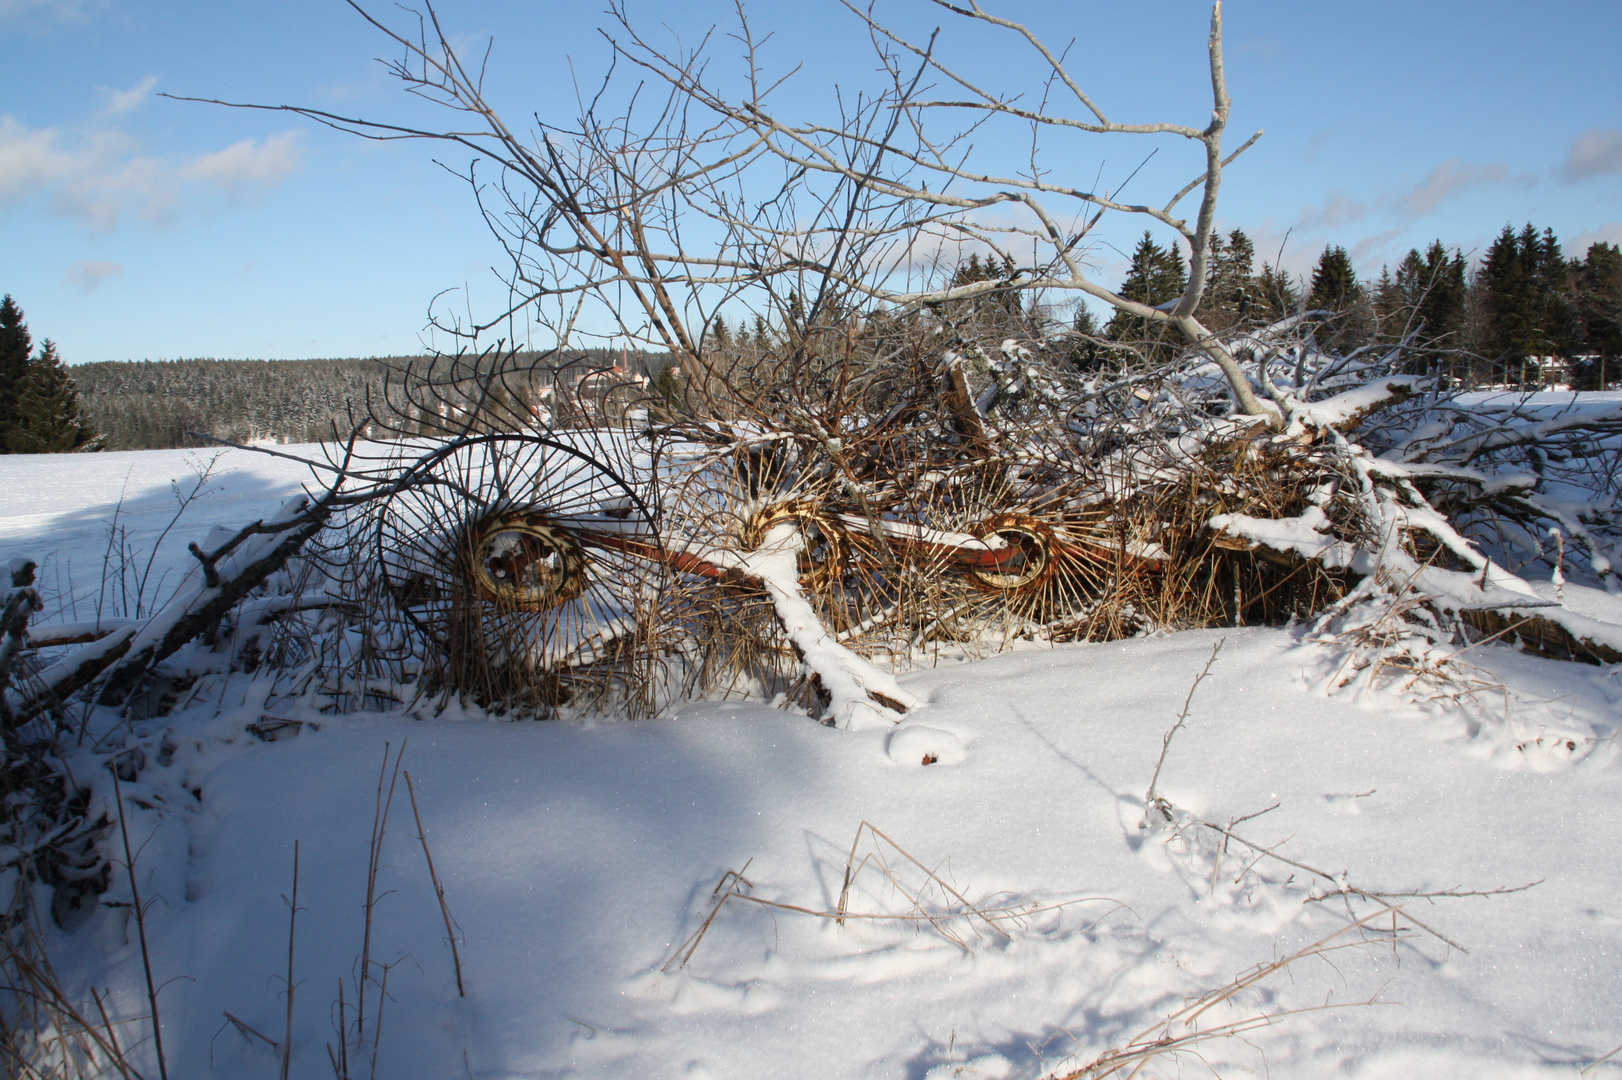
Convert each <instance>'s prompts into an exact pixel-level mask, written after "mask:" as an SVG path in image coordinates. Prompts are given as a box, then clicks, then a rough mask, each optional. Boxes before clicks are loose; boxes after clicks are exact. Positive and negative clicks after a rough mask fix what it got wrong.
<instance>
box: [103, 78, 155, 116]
mask: <svg viewBox="0 0 1622 1080" xmlns="http://www.w3.org/2000/svg"><path fill="white" fill-rule="evenodd" d="M156 85H158V77H157V76H156V75H148V76H147V77H146V78H144V79H142V80H141V81H140V82H139V83H137V84H136V85H134V86H132V87H130V88H129V89H128V90H109V89H108V88H107V87H105V86H103V87H101V95H102V97H103V98H104V99H105V100H106V102H107V104H105V105H103V106H102V108H101V114H102V115H103V116H108V117H112V116H124V115H126V114H127V113H132V112H134V111H135V110H136V109H139V108H140V107H141V106H143V105H145V104H146V103H147V99H149V98H150V97H151V96H152V88H153V87H154V86H156Z"/></svg>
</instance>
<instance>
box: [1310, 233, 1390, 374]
mask: <svg viewBox="0 0 1622 1080" xmlns="http://www.w3.org/2000/svg"><path fill="white" fill-rule="evenodd" d="M1307 310H1308V311H1330V312H1334V313H1335V318H1333V319H1331V320H1329V321H1328V322H1327V323H1326V324H1325V325H1324V326H1323V327H1321V328H1320V329H1319V332H1318V335H1317V336H1318V342H1319V344H1320V345H1322V346H1323V347H1324V348H1326V349H1328V350H1330V351H1331V352H1350V351H1351V350H1353V349H1356V348H1358V347H1359V346H1361V345H1366V344H1368V343H1369V342H1370V341H1371V340H1372V339H1373V337H1374V327H1373V325H1371V324H1372V321H1373V320H1372V318H1371V316H1372V314H1373V313H1372V311H1370V310H1369V304H1368V295H1367V293H1365V291H1364V289H1363V285H1362V283H1361V282H1359V281H1358V280H1357V272H1356V271H1355V270H1353V269H1352V257H1351V256H1350V255H1348V254H1346V249H1345V248H1343V247H1339V246H1335V247H1325V248H1324V252H1323V254H1322V255H1320V256H1319V257H1318V265H1317V267H1315V268H1314V269H1313V271H1312V291H1311V292H1310V293H1308V295H1307Z"/></svg>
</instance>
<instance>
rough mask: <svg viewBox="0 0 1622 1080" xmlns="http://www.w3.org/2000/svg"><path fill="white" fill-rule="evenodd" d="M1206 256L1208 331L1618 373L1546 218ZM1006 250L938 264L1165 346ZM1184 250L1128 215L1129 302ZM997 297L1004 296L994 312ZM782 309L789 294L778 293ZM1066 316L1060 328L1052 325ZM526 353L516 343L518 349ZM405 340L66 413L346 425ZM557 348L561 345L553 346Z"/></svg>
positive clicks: (108, 377)
mask: <svg viewBox="0 0 1622 1080" xmlns="http://www.w3.org/2000/svg"><path fill="white" fill-rule="evenodd" d="M1213 239H1214V242H1213V250H1212V256H1213V258H1212V269H1211V272H1210V279H1211V280H1210V283H1209V286H1208V288H1207V290H1206V299H1205V301H1204V302H1203V303H1202V305H1201V309H1200V314H1201V317H1202V318H1203V319H1205V321H1206V323H1207V325H1209V326H1210V327H1211V328H1212V329H1214V330H1218V331H1227V330H1230V329H1236V328H1241V327H1243V326H1244V325H1247V324H1249V325H1257V326H1260V325H1265V324H1267V323H1270V322H1273V321H1276V320H1278V319H1281V318H1285V317H1288V316H1289V315H1292V314H1295V313H1298V312H1304V311H1319V312H1333V313H1334V314H1333V315H1330V316H1326V317H1324V318H1323V321H1322V322H1321V323H1320V324H1319V325H1318V328H1317V335H1318V337H1319V339H1320V341H1321V343H1322V344H1324V345H1326V346H1328V347H1331V348H1334V349H1336V350H1339V351H1344V352H1353V351H1356V350H1358V349H1364V348H1369V349H1379V348H1385V349H1390V348H1398V347H1403V346H1405V345H1406V346H1411V347H1412V348H1413V351H1414V357H1415V359H1414V366H1415V368H1416V371H1415V373H1416V374H1439V375H1444V376H1446V377H1447V378H1448V380H1449V382H1450V384H1451V385H1454V386H1511V387H1516V388H1524V389H1542V388H1544V387H1553V386H1561V387H1566V388H1569V389H1574V390H1597V389H1603V388H1606V387H1609V386H1612V385H1615V384H1616V383H1617V382H1618V381H1622V361H1619V357H1622V250H1619V249H1618V247H1617V246H1616V245H1615V244H1610V243H1606V242H1596V243H1594V244H1592V245H1590V246H1589V247H1588V249H1587V250H1586V251H1585V252H1583V253H1582V255H1581V257H1577V258H1567V257H1566V255H1565V254H1564V252H1563V251H1562V250H1561V246H1560V243H1559V241H1558V240H1557V239H1556V238H1555V237H1554V235H1553V233H1552V232H1551V231H1549V230H1547V229H1545V230H1542V231H1539V230H1538V229H1536V228H1535V227H1534V226H1532V225H1531V224H1527V225H1525V226H1524V227H1523V228H1521V229H1519V230H1516V229H1514V228H1512V227H1510V226H1507V225H1506V226H1505V227H1504V229H1503V231H1502V232H1501V233H1500V234H1499V236H1498V238H1497V239H1496V240H1495V241H1494V242H1493V244H1492V245H1491V246H1490V247H1489V248H1488V250H1487V251H1486V252H1485V254H1484V255H1483V256H1482V258H1481V259H1480V261H1479V262H1477V263H1476V264H1475V265H1474V266H1471V265H1469V263H1468V261H1467V259H1466V256H1465V254H1464V253H1462V252H1461V251H1460V250H1458V249H1457V248H1452V249H1450V248H1448V247H1447V246H1445V245H1444V244H1443V243H1442V242H1441V241H1440V240H1438V241H1436V242H1434V243H1432V244H1431V245H1430V246H1429V247H1428V248H1427V249H1426V250H1425V251H1423V252H1421V251H1419V250H1418V249H1414V250H1412V251H1410V252H1409V253H1408V254H1407V255H1406V256H1404V257H1403V258H1402V259H1401V260H1399V261H1398V263H1397V265H1396V267H1395V268H1393V267H1391V266H1389V265H1386V266H1383V267H1382V268H1381V270H1380V273H1379V275H1378V276H1377V277H1375V278H1373V279H1363V278H1360V277H1359V275H1358V273H1357V270H1356V268H1355V267H1354V266H1353V264H1352V260H1351V257H1350V256H1349V255H1348V253H1347V252H1346V250H1345V249H1344V248H1342V247H1338V246H1330V247H1326V248H1325V249H1324V251H1323V253H1322V255H1321V256H1320V257H1319V259H1318V263H1317V265H1316V266H1315V268H1314V269H1313V272H1312V274H1311V275H1310V277H1304V278H1300V279H1295V278H1292V277H1291V276H1290V275H1289V274H1287V273H1285V272H1283V271H1281V270H1279V269H1277V268H1276V267H1274V266H1273V265H1272V264H1271V263H1268V262H1265V261H1264V262H1262V263H1261V265H1260V267H1259V268H1258V267H1257V266H1256V253H1255V249H1254V245H1253V244H1252V242H1251V240H1250V239H1249V237H1248V236H1246V234H1245V233H1244V231H1243V230H1241V229H1234V230H1232V231H1230V232H1229V233H1228V234H1227V235H1226V236H1223V235H1221V234H1218V235H1217V236H1216V237H1214V238H1213ZM1018 276H1019V268H1018V267H1017V266H1012V265H1006V266H1001V265H998V264H996V263H995V262H993V261H991V260H987V261H984V262H982V261H981V260H980V258H979V256H977V255H975V256H970V257H969V258H968V259H967V260H964V261H963V262H961V263H960V264H958V266H957V267H956V269H955V270H953V271H952V273H951V280H952V282H953V283H954V284H964V283H968V282H973V281H977V280H999V279H1004V278H1006V279H1007V280H1008V281H1009V282H1010V286H1011V287H1010V290H1009V291H1008V292H1007V293H1003V294H999V295H1000V296H1001V297H1002V300H1001V302H1003V303H1011V304H1013V305H1028V307H1029V310H1021V311H1019V312H1018V317H1020V318H1021V319H1022V321H1023V320H1028V321H1030V322H1036V323H1045V324H1046V325H1045V326H1044V327H1043V328H1042V329H1043V330H1045V332H1046V333H1045V335H1044V336H1052V335H1053V332H1054V330H1055V329H1056V327H1055V325H1054V324H1055V323H1060V324H1061V325H1060V327H1058V328H1057V329H1059V330H1060V333H1059V335H1058V336H1059V337H1061V338H1065V337H1068V345H1067V347H1068V350H1069V354H1070V360H1071V362H1072V363H1074V364H1075V365H1076V366H1078V367H1080V368H1083V369H1101V370H1113V369H1117V368H1122V367H1131V366H1132V365H1133V364H1135V363H1136V364H1141V363H1146V362H1153V361H1154V360H1156V359H1158V358H1160V357H1161V354H1163V353H1167V352H1170V351H1171V350H1172V349H1174V348H1175V346H1176V344H1177V343H1176V342H1175V341H1173V340H1172V337H1174V336H1175V335H1170V336H1168V334H1169V332H1168V331H1167V330H1166V329H1165V328H1150V327H1149V326H1148V325H1146V322H1145V320H1143V319H1141V318H1136V317H1133V316H1131V315H1128V314H1126V313H1124V312H1117V313H1116V314H1115V315H1114V317H1113V318H1111V319H1110V320H1109V322H1108V323H1107V324H1104V325H1100V324H1099V323H1098V321H1097V320H1095V319H1094V317H1093V316H1092V314H1091V313H1090V312H1089V310H1088V309H1087V308H1085V307H1081V308H1075V309H1073V310H1071V311H1068V312H1064V311H1057V310H1053V309H1049V308H1046V307H1043V306H1042V305H1041V304H1040V303H1039V302H1038V300H1037V299H1035V298H1033V299H1030V300H1023V299H1022V293H1021V292H1020V291H1019V290H1018V285H1017V282H1018ZM1186 282H1187V268H1186V265H1185V263H1184V259H1183V256H1182V254H1181V252H1180V251H1179V250H1178V248H1177V247H1176V246H1175V245H1166V246H1162V245H1161V244H1159V243H1157V242H1156V241H1155V239H1154V238H1153V236H1151V235H1150V234H1148V233H1145V234H1144V236H1143V238H1142V239H1141V240H1140V241H1139V243H1138V245H1137V247H1136V248H1135V249H1134V251H1133V253H1132V258H1131V263H1130V266H1129V268H1128V271H1127V274H1126V278H1125V280H1124V281H1123V282H1122V284H1121V286H1120V294H1121V295H1122V296H1124V297H1127V298H1128V299H1131V300H1137V301H1141V302H1144V303H1147V304H1151V305H1155V304H1162V303H1165V302H1166V301H1168V300H1171V299H1173V298H1175V297H1177V296H1178V295H1180V294H1181V293H1182V291H1183V289H1184V286H1185V284H1186ZM1011 314H1013V313H1011ZM790 317H791V318H792V304H791V305H790ZM1066 329H1068V331H1069V333H1068V335H1066V334H1065V333H1064V330H1066ZM779 332H780V330H779V328H774V327H772V326H771V325H770V324H768V323H767V321H766V320H764V319H762V318H759V317H756V318H755V319H754V321H753V322H752V323H751V322H749V321H745V320H740V321H739V322H738V323H737V325H736V327H735V328H732V327H728V326H727V325H726V323H725V321H723V320H720V319H718V320H715V321H714V322H712V323H711V325H710V327H709V329H708V333H707V336H706V339H705V343H704V344H705V347H706V350H707V351H709V352H712V353H744V354H747V353H750V352H752V351H755V350H758V349H760V348H763V347H765V345H766V339H767V338H770V337H772V336H774V335H776V334H777V333H779ZM535 358H536V354H531V353H519V354H517V356H516V357H515V361H516V362H517V363H520V364H528V363H529V362H531V361H533V360H534V359H535ZM414 360H416V361H419V362H420V361H421V360H422V358H421V357H405V356H401V357H378V358H367V359H326V360H216V359H191V360H161V361H151V360H145V361H127V362H116V361H110V362H100V363H87V364H80V365H77V366H75V367H73V368H72V369H71V372H72V377H73V380H74V382H75V383H76V384H77V386H78V391H79V398H80V404H81V407H82V411H83V415H84V417H85V418H86V420H87V421H89V422H90V423H91V424H92V425H93V426H94V428H95V430H96V431H97V432H99V434H100V435H101V436H102V448H104V449H109V450H149V449H170V448H176V447H183V446H198V445H202V444H203V443H204V442H205V440H203V439H200V438H198V437H197V433H202V434H206V435H210V436H213V437H214V438H218V439H226V440H230V441H233V442H249V441H271V442H280V443H293V442H312V441H319V440H321V439H326V438H331V437H332V435H333V431H334V425H335V424H336V426H337V430H339V431H340V432H347V431H348V429H349V426H350V423H349V417H350V409H351V406H353V407H354V408H355V410H356V412H357V414H358V413H360V412H363V411H364V407H365V402H366V401H367V400H368V396H369V395H370V396H371V398H372V399H374V400H380V399H381V393H382V389H383V384H384V380H385V376H386V374H387V372H388V371H389V370H400V369H402V368H404V367H405V366H406V365H408V364H410V363H411V362H413V361H414ZM560 361H561V358H560ZM615 365H622V366H623V369H624V374H625V375H626V376H627V377H630V378H637V379H647V380H649V383H650V384H651V385H652V387H653V389H654V391H655V392H658V391H659V390H660V389H661V388H662V387H666V388H667V387H668V382H669V380H670V379H671V378H672V372H671V368H670V361H669V358H668V356H667V355H666V354H664V353H660V352H636V353H625V352H621V351H617V350H610V349H583V350H571V351H570V352H569V353H568V355H567V370H572V371H575V372H577V373H578V374H584V373H587V372H591V371H600V370H604V369H609V368H612V367H613V366H615Z"/></svg>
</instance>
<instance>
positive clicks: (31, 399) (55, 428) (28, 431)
mask: <svg viewBox="0 0 1622 1080" xmlns="http://www.w3.org/2000/svg"><path fill="white" fill-rule="evenodd" d="M13 385H14V388H15V390H16V401H15V404H14V407H15V409H16V419H15V420H14V422H13V423H12V425H11V427H10V428H9V429H8V430H7V431H6V450H8V451H9V452H10V453H13V454H63V453H68V452H70V451H74V450H100V449H101V446H102V440H101V439H100V438H99V437H98V436H97V435H96V429H95V428H94V427H93V426H92V425H91V424H89V423H88V422H87V421H86V420H85V418H84V417H83V416H81V415H80V413H79V389H78V387H76V386H75V385H74V384H73V379H72V378H70V377H69V376H68V373H67V368H66V367H64V366H63V364H62V358H61V357H60V356H59V355H57V351H56V345H55V343H54V342H52V341H50V340H49V339H47V340H46V341H45V342H44V344H42V345H41V346H40V350H39V354H38V355H37V356H35V357H34V358H33V359H32V360H30V361H29V362H28V369H27V371H26V372H25V373H24V375H23V377H22V378H21V379H18V380H17V382H16V383H15V384H13Z"/></svg>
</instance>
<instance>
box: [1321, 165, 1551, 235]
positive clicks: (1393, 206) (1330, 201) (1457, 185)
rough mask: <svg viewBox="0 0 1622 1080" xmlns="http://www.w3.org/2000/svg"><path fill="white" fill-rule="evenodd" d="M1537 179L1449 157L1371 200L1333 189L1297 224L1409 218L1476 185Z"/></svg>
mask: <svg viewBox="0 0 1622 1080" xmlns="http://www.w3.org/2000/svg"><path fill="white" fill-rule="evenodd" d="M1535 183H1537V179H1536V177H1533V176H1529V175H1527V174H1525V173H1512V172H1510V171H1509V167H1508V166H1506V165H1503V164H1501V163H1499V162H1488V163H1485V164H1474V163H1472V162H1467V161H1459V160H1458V159H1457V158H1449V159H1448V160H1446V161H1444V162H1442V163H1441V164H1440V165H1438V166H1436V167H1435V168H1434V169H1432V170H1431V171H1430V172H1429V173H1428V174H1427V175H1426V176H1425V178H1424V179H1423V180H1420V181H1419V182H1418V183H1417V184H1414V185H1412V186H1411V187H1406V186H1405V187H1402V188H1394V189H1389V190H1387V191H1385V192H1384V193H1382V194H1380V195H1377V196H1375V197H1373V198H1372V199H1369V200H1367V201H1364V200H1361V199H1356V198H1353V197H1352V196H1350V195H1347V194H1346V193H1345V192H1341V191H1335V192H1331V193H1330V194H1329V196H1328V197H1327V198H1326V199H1325V200H1324V202H1323V204H1322V205H1320V206H1315V207H1308V208H1307V209H1304V210H1302V211H1301V213H1300V214H1299V215H1298V216H1297V218H1296V222H1295V224H1296V226H1297V227H1299V228H1302V229H1306V230H1309V231H1310V230H1317V229H1337V228H1344V227H1345V226H1348V225H1352V224H1355V223H1356V222H1359V221H1363V220H1364V219H1366V218H1370V217H1373V216H1375V215H1378V216H1380V217H1382V218H1384V219H1386V220H1387V221H1392V220H1394V221H1397V222H1408V221H1412V220H1413V219H1416V218H1422V217H1424V216H1426V215H1427V214H1431V213H1434V212H1435V211H1436V210H1437V209H1438V208H1440V207H1441V206H1442V204H1443V203H1446V202H1447V201H1448V200H1450V199H1453V198H1455V197H1456V196H1458V195H1461V194H1463V193H1464V192H1466V191H1469V190H1471V189H1473V188H1481V187H1492V186H1498V185H1515V186H1518V187H1529V186H1531V185H1532V184H1535ZM1382 235H1383V234H1382ZM1363 243H1365V244H1367V243H1369V241H1364V242H1363Z"/></svg>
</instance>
